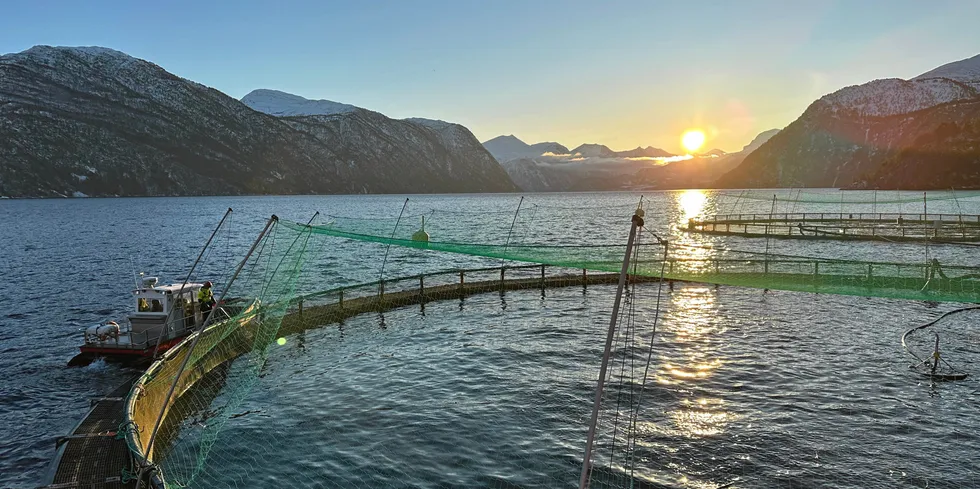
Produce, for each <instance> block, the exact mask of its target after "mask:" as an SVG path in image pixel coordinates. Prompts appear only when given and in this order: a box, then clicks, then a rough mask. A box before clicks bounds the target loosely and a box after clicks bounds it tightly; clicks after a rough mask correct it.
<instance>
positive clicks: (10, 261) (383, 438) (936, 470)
mask: <svg viewBox="0 0 980 489" xmlns="http://www.w3.org/2000/svg"><path fill="white" fill-rule="evenodd" d="M636 199H637V196H636V195H631V194H570V195H548V196H530V197H529V198H528V201H529V202H536V203H538V204H540V205H542V206H543V205H553V206H556V207H562V206H564V207H568V208H569V211H568V214H569V216H575V215H581V214H582V213H583V209H585V210H586V212H587V213H588V214H589V215H590V216H592V217H595V218H596V219H595V221H594V222H592V221H590V224H589V225H588V226H587V228H588V229H587V230H586V229H576V227H575V226H576V223H578V221H576V220H575V219H573V218H572V217H569V220H568V221H566V222H563V223H556V225H555V226H550V227H549V230H548V233H550V234H551V235H557V236H560V235H562V234H565V235H568V236H572V237H574V238H576V239H582V240H597V241H602V240H605V241H606V242H609V241H612V242H620V241H621V240H622V238H623V237H624V235H625V232H624V229H625V227H623V226H620V224H619V222H620V221H619V217H620V216H622V215H624V212H623V209H627V210H626V212H625V214H627V215H628V207H629V205H630V204H633V203H635V201H636ZM648 199H649V203H648V222H649V223H650V224H649V226H650V227H653V228H655V229H657V230H658V232H662V233H664V234H674V235H676V236H675V239H678V240H691V241H694V242H698V243H705V244H720V243H723V242H724V243H726V244H727V245H730V246H732V247H737V248H740V249H749V248H750V247H758V246H759V242H758V241H752V240H737V239H736V240H730V241H723V240H721V239H719V238H700V237H692V236H687V235H683V234H678V233H676V227H677V226H678V225H680V224H681V223H683V222H685V221H686V219H687V218H688V217H692V216H693V215H697V214H698V213H699V212H707V213H713V212H728V211H730V210H731V209H730V208H731V207H733V204H732V200H731V198H729V199H727V200H726V199H724V198H721V197H720V196H717V195H709V196H708V198H707V199H706V200H705V201H703V202H702V199H699V198H698V197H696V196H695V197H686V196H685V194H682V193H663V194H654V195H651V196H649V197H648ZM412 200H413V205H419V206H423V207H424V206H431V207H432V208H438V209H443V210H446V211H449V210H452V211H468V212H472V213H473V215H475V216H480V215H483V218H485V219H487V220H488V221H489V220H491V219H492V220H494V221H499V220H500V219H498V218H497V217H493V216H494V214H493V213H506V212H512V210H513V209H514V208H515V207H516V202H517V200H518V197H517V196H513V195H503V196H417V197H412ZM403 201H404V197H398V196H357V197H347V196H336V197H252V198H180V199H92V200H70V201H66V200H46V201H0V249H3V250H4V252H3V253H2V254H0V275H2V277H3V282H2V283H0V306H2V308H0V375H2V376H3V377H4V380H3V381H2V383H0V419H2V420H3V426H4V429H3V430H0V487H8V486H9V487H31V486H34V485H36V484H38V483H40V482H41V480H42V476H43V474H44V472H45V470H46V469H47V464H48V462H49V460H50V458H51V457H52V456H53V455H54V440H55V438H56V437H57V436H59V435H63V434H66V433H67V432H68V431H70V430H71V428H72V427H73V426H74V424H75V423H77V421H78V420H79V418H80V417H81V416H82V415H83V414H84V412H85V410H86V409H87V406H88V398H89V397H94V396H98V395H101V394H104V393H106V392H108V391H110V390H112V389H114V388H115V387H116V386H117V385H118V384H120V383H122V382H123V381H124V380H126V379H128V378H129V377H131V376H133V375H135V374H137V373H138V372H137V371H135V370H131V369H125V368H120V367H118V366H115V365H107V364H104V363H101V362H99V363H96V364H93V365H91V366H89V367H86V368H82V369H67V368H65V364H66V363H67V361H68V359H70V358H71V356H72V355H74V353H75V351H76V350H75V348H76V346H77V344H78V342H79V338H80V336H79V330H80V329H81V328H83V327H84V326H86V325H89V324H92V323H96V322H99V321H102V320H105V319H107V318H118V317H120V316H121V315H122V314H123V312H124V311H125V308H126V305H127V304H128V293H129V290H130V288H131V287H132V283H133V272H134V270H140V271H146V272H149V273H150V274H152V275H158V276H160V277H161V278H162V280H163V281H165V282H171V281H179V280H180V279H181V278H182V277H183V274H185V273H186V271H187V269H188V268H189V264H190V263H191V262H192V261H193V259H194V257H195V256H196V254H197V252H198V251H199V249H200V246H201V244H202V243H203V242H204V240H205V239H206V238H207V236H208V234H209V233H210V232H211V230H212V229H213V226H214V225H215V224H216V223H217V221H218V219H219V218H220V216H221V214H222V213H223V212H224V210H225V209H226V208H227V207H234V208H235V210H236V212H235V213H234V214H233V216H234V217H233V218H232V222H231V224H232V226H230V227H229V228H228V231H227V232H225V233H222V234H221V235H219V237H218V241H217V245H216V247H215V251H214V252H213V254H212V255H211V256H209V257H208V260H207V261H206V263H205V266H204V269H203V270H202V271H201V272H200V273H199V274H198V277H200V278H205V277H206V278H211V277H217V276H226V274H227V270H228V269H229V267H231V266H232V265H233V264H234V262H235V260H236V259H237V258H240V256H241V255H242V254H243V253H244V250H245V249H246V248H247V246H248V245H249V244H250V242H251V240H252V239H253V237H254V235H255V234H256V233H257V231H258V229H260V228H261V226H262V225H263V223H264V220H265V219H266V218H267V216H269V215H270V214H273V213H276V214H278V215H279V216H281V217H283V218H291V219H294V220H297V221H302V222H305V221H306V220H308V219H309V217H310V216H311V215H312V214H313V212H314V211H321V212H323V213H331V214H340V215H352V216H358V215H365V216H375V217H380V216H387V217H393V216H397V214H398V210H399V209H400V208H401V205H402V203H403ZM692 202H693V203H692ZM699 202H700V203H699ZM796 205H798V206H802V205H803V204H794V206H796ZM966 205H967V203H964V202H956V203H954V202H946V203H942V202H940V203H930V208H929V210H930V212H952V211H955V210H956V209H957V208H958V207H960V206H966ZM944 206H945V208H944ZM878 207H879V209H878V210H879V211H885V212H887V211H889V210H893V209H888V208H887V206H878ZM892 207H895V208H897V207H899V206H898V205H892ZM905 207H906V208H907V209H906V210H907V211H910V212H914V211H915V209H914V208H912V207H913V206H911V205H908V204H907V205H906V206H905ZM810 208H812V211H814V212H818V211H821V210H826V211H829V212H833V211H835V210H836V208H835V206H833V205H830V204H821V205H811V206H810ZM738 210H740V211H743V212H746V211H753V210H754V211H758V212H767V211H769V210H770V203H768V202H755V203H746V202H742V203H741V204H738ZM788 210H789V209H786V211H788ZM797 210H798V209H797ZM963 212H976V210H975V209H963ZM474 219H476V218H474ZM504 221H506V219H504ZM446 222H451V221H449V220H444V221H442V223H441V224H438V225H447V224H445V223H446ZM436 230H438V227H437V228H436ZM434 236H435V234H434ZM522 238H525V239H527V241H528V242H533V241H534V240H544V241H546V240H547V236H537V235H536V234H535V233H531V234H530V235H527V234H525V235H524V236H522ZM433 239H435V237H434V238H433ZM772 246H774V247H775V250H774V251H775V252H779V253H798V254H807V255H815V256H846V257H851V258H864V259H868V258H873V259H879V260H892V259H894V260H915V259H919V258H922V257H923V249H922V248H921V247H918V246H915V245H885V244H881V243H858V244H853V243H848V244H843V243H836V242H819V243H813V242H808V243H802V242H789V241H785V242H778V243H773V244H772ZM929 253H930V254H931V255H930V256H938V257H941V258H942V259H943V261H944V262H946V263H959V264H966V265H975V264H977V263H978V262H980V260H978V259H977V258H976V253H975V252H974V251H973V250H972V249H961V248H955V247H938V246H933V247H931V249H930V250H929ZM378 256H379V248H378V247H370V246H367V245H362V244H358V243H344V242H339V241H338V242H336V243H332V244H331V246H330V247H329V249H328V255H325V258H324V261H323V262H322V263H321V264H326V265H328V266H324V267H323V268H322V272H321V273H320V274H319V275H318V280H320V281H321V282H322V283H323V285H324V286H323V288H328V287H332V286H336V285H342V284H349V283H356V282H361V281H367V280H373V279H375V278H377V273H378V270H377V257H378ZM368 259H369V260H368ZM485 263H486V262H485V261H483V260H479V259H474V258H453V259H452V261H451V262H447V258H446V257H445V256H438V257H432V256H423V257H419V256H416V255H407V254H398V253H395V254H394V255H393V256H392V258H391V260H390V261H389V263H388V265H387V267H388V272H387V273H390V274H391V275H392V276H395V275H398V274H400V273H406V272H411V271H418V270H432V269H444V268H450V267H454V266H472V265H479V264H485ZM647 287H649V286H647ZM640 292H641V295H640V296H638V297H642V298H644V301H638V305H639V307H640V310H639V312H638V314H639V316H638V317H641V318H642V317H644V315H646V318H647V319H645V320H644V321H646V322H647V323H648V322H649V315H650V314H651V309H652V307H653V306H652V304H651V303H650V302H651V296H652V295H653V292H652V291H651V290H641V291H640ZM610 297H611V291H610V290H607V289H604V288H601V287H596V288H592V289H590V291H589V292H588V293H587V294H585V295H583V294H582V292H581V290H578V291H576V290H572V289H563V290H556V291H552V292H549V294H548V297H547V298H546V299H544V300H542V299H541V298H540V296H534V294H533V293H527V294H522V293H508V294H507V296H506V297H505V298H504V300H503V301H502V299H501V298H500V297H499V296H495V295H489V296H480V297H477V298H473V299H467V301H466V304H465V306H464V307H463V308H462V310H460V307H459V304H458V303H452V304H449V303H447V304H439V303H433V304H429V305H427V308H426V311H425V312H426V314H425V315H424V316H423V315H421V314H420V313H419V311H418V310H417V309H412V308H409V309H405V310H399V311H394V312H391V313H389V314H387V315H386V317H385V324H386V325H387V326H388V327H387V328H386V329H379V328H378V327H377V326H378V324H377V322H378V318H377V317H362V318H357V319H355V320H353V321H351V322H350V323H349V324H348V325H347V326H345V328H344V330H343V331H340V330H337V329H336V328H329V329H323V330H318V331H313V332H310V333H308V334H307V335H306V336H305V338H303V341H302V344H301V343H300V342H299V341H297V339H290V341H289V342H288V343H287V345H286V346H285V347H283V348H280V349H278V350H275V351H274V353H273V357H272V360H271V361H270V362H269V365H268V367H267V370H266V371H265V372H264V373H263V377H262V379H261V381H260V382H259V384H258V385H257V386H256V388H255V389H254V390H253V392H252V393H251V394H250V395H249V397H248V398H247V399H246V400H245V404H244V406H246V407H245V409H244V411H248V410H251V411H256V413H255V414H247V415H244V416H241V417H238V418H235V419H232V420H229V422H228V426H227V429H226V431H225V432H224V433H223V434H222V437H221V438H220V440H219V442H218V444H217V445H216V448H215V450H214V452H213V454H212V457H210V458H209V459H208V461H207V463H208V464H211V465H210V467H212V469H213V468H214V467H222V470H211V471H209V472H207V473H206V474H205V476H203V477H202V478H201V479H200V481H199V482H200V485H201V486H202V487H228V486H233V485H234V486H236V487H268V486H273V485H276V484H280V485H300V486H303V487H332V486H354V485H357V486H367V485H374V486H393V487H406V486H432V487H462V486H467V487H474V486H475V487H481V486H493V487H535V486H548V487H571V486H573V485H574V483H575V480H576V478H577V465H578V462H577V461H576V460H577V459H578V458H580V457H581V454H580V451H581V448H582V441H581V440H582V438H583V436H584V434H583V433H582V431H583V427H584V422H583V416H585V415H587V412H588V405H587V404H585V405H583V403H582V400H583V399H585V400H586V401H587V399H588V396H589V389H591V382H592V379H594V376H595V372H596V369H597V367H596V366H597V356H598V353H599V350H598V348H599V346H598V343H599V342H600V340H599V338H601V336H602V334H603V333H602V328H603V327H604V326H603V322H604V321H605V319H604V318H603V315H604V314H605V313H607V310H608V307H609V300H610ZM504 303H506V308H505V307H504V306H505V304H504ZM953 307H954V305H939V306H938V307H936V306H933V305H929V304H923V303H917V302H903V301H888V300H880V299H865V298H850V297H834V296H817V295H808V294H793V293H782V292H775V293H773V292H770V293H767V294H763V293H762V292H761V291H757V290H740V289H734V288H726V287H722V288H719V289H715V288H713V287H698V286H693V285H689V286H684V287H678V288H677V289H675V290H674V291H673V292H670V293H668V294H667V295H666V296H665V302H664V304H663V305H662V307H661V309H662V310H663V311H664V314H665V316H664V320H663V322H662V325H661V329H660V333H661V335H660V336H659V338H658V340H657V343H656V344H657V346H658V347H657V348H655V361H654V365H656V366H657V371H656V379H657V381H658V382H657V387H658V389H657V390H656V391H655V392H652V393H651V397H650V398H649V399H650V402H649V403H648V404H644V405H645V406H648V407H647V408H645V409H648V411H645V412H644V415H643V416H641V419H643V423H640V424H639V428H640V429H642V430H643V431H644V433H645V436H644V437H642V438H641V440H640V442H639V444H638V452H639V453H640V454H641V457H642V459H643V461H644V469H643V470H642V472H641V474H640V475H641V476H642V477H643V478H644V479H647V480H653V481H657V482H659V483H663V484H667V485H670V486H678V487H705V488H708V487H717V486H718V485H721V484H727V483H730V482H733V481H737V482H736V483H737V484H739V485H738V486H732V487H976V486H980V481H978V479H977V478H978V475H977V474H978V472H980V462H978V460H980V457H978V456H977V455H976V453H977V449H978V448H980V446H978V438H977V434H976V433H977V428H978V426H980V415H978V414H977V408H978V406H980V404H978V402H977V400H978V398H977V395H978V392H977V390H978V385H977V383H976V379H977V378H980V369H976V372H971V373H972V374H973V375H971V378H970V379H968V380H967V381H965V382H958V383H947V384H939V385H930V384H929V383H928V382H922V380H921V379H918V378H916V377H915V376H913V375H912V374H910V373H909V372H908V371H907V368H906V367H907V364H908V361H907V359H906V358H905V357H903V356H902V352H901V349H900V346H899V343H898V338H899V336H900V334H901V331H903V330H904V329H905V328H907V327H910V326H912V325H914V324H917V323H919V322H924V321H926V320H928V319H930V318H932V317H935V316H937V315H938V314H940V313H941V312H943V311H946V310H949V309H952V308H953ZM966 337H967V338H969V335H966ZM973 338H974V339H975V338H976V336H974V337H973ZM966 353H969V351H965V352H964V355H961V356H962V357H963V358H962V360H961V362H960V364H961V366H964V368H970V367H976V366H978V364H977V363H976V362H977V359H976V358H975V357H972V359H971V357H970V356H969V355H967V354H966ZM971 362H973V363H971ZM234 374H235V373H234V371H232V372H230V373H229V375H232V376H233V375H234ZM216 396H217V399H218V401H217V402H220V399H221V398H220V393H217V394H216ZM529 427H530V428H534V430H535V431H529V430H528V429H527V428H529ZM182 449H184V448H182V447H180V445H179V444H178V446H177V447H175V453H176V452H179V451H180V450H182ZM187 449H188V450H189V448H187ZM188 453H190V452H188Z"/></svg>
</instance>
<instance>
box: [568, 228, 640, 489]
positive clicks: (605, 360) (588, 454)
mask: <svg viewBox="0 0 980 489" xmlns="http://www.w3.org/2000/svg"><path fill="white" fill-rule="evenodd" d="M632 223H633V224H632V226H630V236H629V239H628V240H627V241H626V256H624V257H623V268H622V269H621V270H620V272H619V286H618V287H617V288H616V299H615V300H614V301H613V310H612V317H611V318H610V319H609V330H608V331H607V332H606V347H605V350H603V353H602V366H600V367H599V385H598V387H597V388H596V392H595V403H594V404H593V405H592V420H591V421H590V423H589V434H588V437H587V438H586V442H585V456H584V458H583V459H582V477H581V478H580V479H579V485H578V487H579V489H585V488H586V487H587V486H588V482H589V468H590V465H591V459H592V446H593V444H594V443H595V431H596V423H598V421H599V408H600V407H601V406H602V389H603V387H604V386H605V381H606V369H607V368H608V367H609V357H610V355H611V352H612V343H613V337H614V336H615V333H616V320H617V319H618V317H619V305H620V302H622V299H623V289H624V288H625V287H626V276H627V275H628V272H629V266H630V255H631V254H632V251H633V242H634V241H635V240H636V230H637V228H640V227H642V226H643V209H637V211H636V214H634V215H633V219H632Z"/></svg>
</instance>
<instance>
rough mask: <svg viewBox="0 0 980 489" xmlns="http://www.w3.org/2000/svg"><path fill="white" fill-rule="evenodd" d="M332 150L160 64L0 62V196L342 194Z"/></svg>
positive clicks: (102, 58) (115, 57) (94, 57)
mask: <svg viewBox="0 0 980 489" xmlns="http://www.w3.org/2000/svg"><path fill="white" fill-rule="evenodd" d="M342 168H343V165H342V164H341V162H340V160H338V159H337V158H336V156H335V155H334V154H333V152H332V151H330V149H329V148H327V147H324V146H323V145H321V144H318V143H317V142H316V141H314V140H312V138H309V137H306V136H304V135H302V134H298V133H297V132H296V131H294V130H292V129H290V128H289V127H288V126H286V125H284V124H282V123H280V122H279V121H278V120H276V119H275V118H273V117H269V116H266V115H264V114H260V113H257V112H255V111H253V110H251V109H249V108H248V107H246V106H244V105H242V104H241V103H239V102H238V101H237V100H235V99H233V98H231V97H228V96H226V95H224V94H222V93H221V92H219V91H217V90H214V89H211V88H207V87H205V86H203V85H200V84H197V83H194V82H191V81H188V80H185V79H182V78H179V77H177V76H174V75H172V74H170V73H168V72H166V71H164V70H163V69H162V68H160V67H159V66H157V65H154V64H152V63H149V62H146V61H143V60H139V59H136V58H132V57H130V56H127V55H125V54H123V53H120V52H118V51H113V50H110V49H105V48H53V47H49V46H37V47H34V48H32V49H29V50H27V51H25V52H22V53H18V54H11V55H6V56H2V57H0V194H2V195H7V196H42V197H43V196H64V195H73V194H75V195H80V194H87V195H203V194H237V193H273V192H274V193H312V192H341V191H347V190H350V189H349V188H348V187H347V186H345V184H344V183H343V181H342V179H341V178H340V177H341V170H342Z"/></svg>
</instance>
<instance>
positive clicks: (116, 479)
mask: <svg viewBox="0 0 980 489" xmlns="http://www.w3.org/2000/svg"><path fill="white" fill-rule="evenodd" d="M135 380H136V378H135V377H134V378H133V379H132V380H130V381H128V382H126V383H125V384H123V385H121V386H119V387H118V388H117V389H116V390H114V391H113V392H112V393H110V394H109V395H107V396H106V397H102V398H96V399H92V408H91V409H89V411H88V413H87V414H86V415H85V418H84V419H82V421H81V422H80V423H79V424H78V426H76V427H75V429H74V430H73V431H72V433H71V434H70V435H68V436H63V437H60V438H58V441H57V446H58V455H57V457H56V458H55V461H54V462H53V464H52V466H51V472H50V473H49V475H48V478H47V482H48V484H47V485H45V486H41V488H40V489H72V488H85V489H124V488H125V489H128V488H135V487H136V481H135V480H130V477H128V475H129V471H130V470H132V467H133V465H132V460H131V457H130V452H129V448H128V447H127V446H126V439H125V437H117V436H116V434H117V430H118V429H119V426H120V425H121V424H122V423H123V420H124V414H123V413H124V408H125V403H126V395H127V394H128V393H129V390H130V388H131V387H132V385H133V382H134V381H135ZM124 471H125V472H124ZM134 475H135V474H134Z"/></svg>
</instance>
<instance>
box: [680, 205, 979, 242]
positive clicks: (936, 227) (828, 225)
mask: <svg viewBox="0 0 980 489" xmlns="http://www.w3.org/2000/svg"><path fill="white" fill-rule="evenodd" d="M682 229H683V230H684V231H687V232H689V233H702V234H714V235H721V236H741V237H745V238H784V239H837V240H866V241H891V242H908V241H923V242H942V243H956V242H978V241H980V215H969V214H901V213H891V214H889V213H813V212H803V213H778V214H721V215H715V216H710V217H708V218H705V219H700V220H699V219H691V220H689V221H688V223H687V226H686V227H684V228H682Z"/></svg>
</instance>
